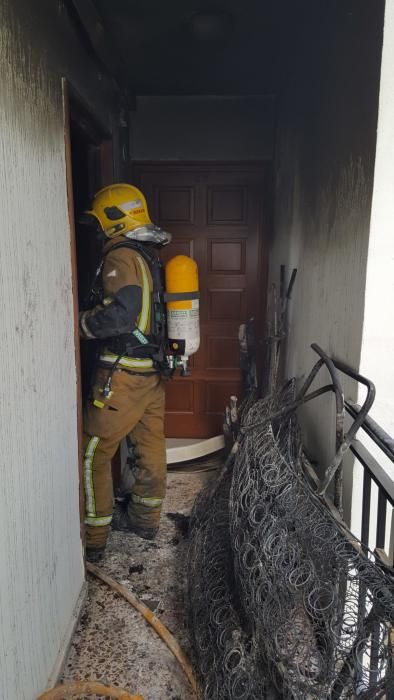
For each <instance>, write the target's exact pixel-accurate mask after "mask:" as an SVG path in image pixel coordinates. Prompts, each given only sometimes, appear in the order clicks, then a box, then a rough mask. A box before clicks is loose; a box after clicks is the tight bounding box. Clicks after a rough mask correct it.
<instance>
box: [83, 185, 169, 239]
mask: <svg viewBox="0 0 394 700" xmlns="http://www.w3.org/2000/svg"><path fill="white" fill-rule="evenodd" d="M87 214H91V215H92V216H94V217H95V218H96V219H97V221H98V222H99V224H100V226H101V228H102V230H103V232H104V233H105V235H106V236H107V237H108V238H113V237H115V236H119V235H123V236H126V237H127V238H131V239H132V240H136V241H139V242H140V243H153V244H155V245H161V246H163V245H167V244H168V243H169V242H170V241H171V234H169V233H167V232H166V231H163V229H161V228H159V227H158V226H155V224H153V223H152V221H151V219H150V216H149V212H148V205H147V203H146V199H145V197H144V195H143V194H142V192H141V191H140V190H139V189H138V188H137V187H134V185H127V184H123V183H117V184H114V185H108V187H104V188H103V189H102V190H100V191H99V192H97V194H96V195H95V196H94V199H93V202H92V208H91V209H90V211H88V212H87Z"/></svg>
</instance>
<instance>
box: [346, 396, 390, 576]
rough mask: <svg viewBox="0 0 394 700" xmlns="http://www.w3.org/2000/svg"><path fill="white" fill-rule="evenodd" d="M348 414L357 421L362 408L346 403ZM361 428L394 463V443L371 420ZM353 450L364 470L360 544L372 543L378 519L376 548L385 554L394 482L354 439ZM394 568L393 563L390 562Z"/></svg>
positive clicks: (358, 441)
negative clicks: (375, 501) (374, 505)
mask: <svg viewBox="0 0 394 700" xmlns="http://www.w3.org/2000/svg"><path fill="white" fill-rule="evenodd" d="M345 408H346V412H347V413H348V414H349V415H350V416H351V417H352V418H356V417H357V416H358V415H359V414H360V406H358V405H357V404H356V403H354V402H353V401H349V400H348V401H346V402H345ZM361 428H362V430H363V431H365V433H366V434H367V435H368V437H369V438H370V439H371V440H372V441H373V442H374V444H375V445H377V447H378V448H379V450H381V452H382V454H384V455H386V457H388V458H389V460H390V461H391V462H392V463H394V440H393V439H392V438H391V437H390V435H388V434H387V433H386V432H385V431H384V430H383V428H381V427H380V425H378V424H377V423H376V422H375V421H374V420H373V419H372V418H370V417H369V416H367V417H366V418H364V420H363V422H362V424H361ZM350 450H351V452H352V453H353V455H354V457H355V458H356V460H357V461H358V462H359V463H360V464H361V465H362V467H363V472H364V473H363V490H362V510H361V542H362V544H363V545H365V546H366V547H368V545H369V541H370V530H371V518H372V517H373V516H374V515H375V516H376V541H375V547H376V549H377V550H379V552H382V551H383V550H384V547H385V541H386V521H387V517H386V516H387V504H388V503H389V504H390V505H391V506H392V507H393V508H394V481H393V479H392V478H391V476H390V474H388V473H387V471H386V470H385V469H384V468H383V467H382V466H381V465H380V464H379V462H378V461H377V459H376V457H374V456H373V455H372V454H371V453H370V451H369V450H368V449H367V448H366V447H365V445H364V444H363V443H362V442H360V440H357V439H355V440H353V442H352V444H351V446H350ZM372 482H373V483H375V484H376V486H377V488H378V505H377V512H376V513H375V514H373V513H371V492H372ZM390 564H391V566H393V564H394V562H393V561H391V562H390Z"/></svg>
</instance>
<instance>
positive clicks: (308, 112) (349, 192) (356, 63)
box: [270, 0, 384, 518]
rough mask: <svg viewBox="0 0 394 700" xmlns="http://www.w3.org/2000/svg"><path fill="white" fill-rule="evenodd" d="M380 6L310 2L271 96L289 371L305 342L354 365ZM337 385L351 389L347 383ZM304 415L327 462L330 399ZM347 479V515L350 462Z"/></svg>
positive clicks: (367, 0) (296, 366)
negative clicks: (289, 278)
mask: <svg viewBox="0 0 394 700" xmlns="http://www.w3.org/2000/svg"><path fill="white" fill-rule="evenodd" d="M383 7H384V4H383V2H381V1H380V0H378V1H377V2H375V1H374V2H371V0H358V1H357V2H352V1H347V2H345V3H343V2H335V1H333V2H330V3H326V4H324V7H322V4H321V3H311V4H310V7H309V9H308V15H307V17H300V27H299V31H297V28H296V31H295V35H296V36H297V37H298V39H299V43H298V45H297V46H296V47H294V54H293V55H294V56H295V60H294V64H293V70H292V71H291V72H290V73H289V76H288V77H289V80H288V83H287V85H285V86H284V89H283V92H282V98H281V101H280V104H279V115H280V117H279V118H280V122H279V128H278V142H277V153H276V166H277V167H276V172H277V177H276V204H275V210H276V213H275V218H276V224H275V231H276V237H275V240H274V243H273V246H272V252H271V262H270V269H271V276H272V278H273V279H276V278H277V276H278V273H279V266H280V264H281V263H282V264H283V263H284V264H286V265H287V267H288V270H289V272H290V270H291V268H292V267H297V268H298V276H297V280H296V284H295V290H294V296H293V299H292V302H291V310H290V333H289V339H288V344H287V352H286V358H285V370H284V371H285V373H286V374H287V375H288V376H293V375H295V376H297V377H300V378H302V377H303V376H304V375H305V374H306V373H307V372H308V371H309V370H310V369H311V367H312V364H313V362H314V361H315V358H316V355H315V354H314V353H313V352H312V350H311V349H310V345H311V343H312V342H317V343H318V344H319V345H321V346H322V347H323V348H324V349H326V350H327V351H328V352H329V353H332V354H334V355H335V356H336V357H338V358H340V359H341V360H343V361H345V362H347V363H349V364H350V365H352V366H353V367H356V368H357V367H358V365H359V361H360V350H361V340H362V328H363V316H364V298H365V280H366V263H367V253H368V239H369V221H370V209H371V198H372V184H373V166H374V153H375V143H376V122H377V103H378V86H379V68H380V55H381V41H382V26H383ZM306 19H307V20H308V21H306ZM304 27H307V34H306V30H305V28H304ZM366 47H368V49H367V50H366ZM325 380H326V377H324V383H325ZM345 388H346V391H347V393H348V394H350V395H351V394H353V396H354V397H355V392H356V390H355V387H354V386H353V385H349V384H346V383H345ZM303 422H304V423H305V434H306V437H307V440H306V442H307V446H308V448H309V449H310V451H311V452H312V454H314V455H315V456H316V457H318V459H319V461H320V463H321V465H322V467H325V466H326V465H327V464H328V462H329V461H330V458H331V457H332V456H333V454H334V450H335V429H334V413H333V402H332V400H330V399H328V398H327V399H319V400H318V401H317V402H316V401H315V402H314V405H313V407H312V406H311V407H309V408H308V409H306V410H305V411H304V415H303ZM345 477H346V478H345V500H346V513H345V515H346V517H347V518H349V515H350V514H349V503H350V502H349V497H350V490H351V466H350V465H346V469H345Z"/></svg>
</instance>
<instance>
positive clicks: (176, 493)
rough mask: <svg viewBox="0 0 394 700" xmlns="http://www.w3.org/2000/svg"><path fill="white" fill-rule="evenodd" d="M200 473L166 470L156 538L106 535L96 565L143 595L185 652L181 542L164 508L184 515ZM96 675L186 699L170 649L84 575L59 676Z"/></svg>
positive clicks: (147, 695)
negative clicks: (76, 620)
mask: <svg viewBox="0 0 394 700" xmlns="http://www.w3.org/2000/svg"><path fill="white" fill-rule="evenodd" d="M213 473H214V472H207V473H190V474H185V473H174V472H170V473H169V474H168V489H167V496H166V500H165V502H164V508H163V516H162V522H161V527H160V532H159V535H158V538H157V540H156V541H155V542H153V543H150V542H146V541H144V540H141V539H139V538H137V537H135V536H134V535H131V534H130V535H129V534H125V533H112V534H111V538H110V541H109V545H108V547H107V551H106V554H105V558H104V560H103V562H102V563H101V564H100V566H101V567H102V568H103V570H104V571H105V572H106V573H108V574H109V575H110V576H112V577H113V578H114V579H116V580H117V581H119V582H121V583H123V584H124V585H126V586H127V587H128V588H129V589H130V590H131V591H133V592H134V593H136V595H137V596H139V597H140V598H141V600H143V601H144V603H145V604H146V605H148V606H149V607H150V608H151V609H152V610H154V612H155V614H156V615H157V616H158V617H159V618H160V619H161V620H162V622H163V623H164V624H165V625H166V626H167V627H168V629H169V630H170V631H171V632H172V633H173V634H174V636H175V637H176V639H177V640H178V642H179V643H180V644H181V646H182V648H183V649H184V651H185V652H186V653H187V655H188V656H190V642H189V634H188V630H187V611H186V606H185V603H186V601H185V578H186V571H185V562H186V550H187V540H186V539H185V538H184V536H183V534H182V532H181V531H180V530H179V528H177V526H176V524H175V523H174V521H173V520H171V519H170V518H169V517H168V516H167V513H182V514H185V515H188V514H189V513H190V510H191V507H192V505H193V502H194V500H195V497H196V495H197V493H198V492H199V491H200V489H201V488H202V486H203V485H204V484H205V483H206V481H207V479H209V478H211V477H212V474H213ZM72 679H73V680H76V679H79V680H83V679H95V680H100V681H101V682H102V683H106V684H108V685H120V686H122V687H124V688H126V689H127V690H130V691H132V692H135V693H139V694H141V695H142V696H143V697H144V700H192V698H193V697H194V696H193V694H192V692H191V691H190V688H189V685H188V681H187V679H186V677H185V676H184V674H183V672H182V670H181V668H180V666H179V665H178V663H177V661H176V660H175V658H174V657H173V656H172V654H171V652H170V651H169V650H168V649H167V647H166V646H165V644H164V642H162V641H161V639H159V637H158V636H157V635H156V633H155V632H154V631H153V630H152V628H151V627H149V626H148V625H147V623H146V622H145V621H144V620H143V619H142V618H141V617H140V615H139V614H138V613H137V612H135V611H134V609H133V608H132V607H131V606H130V605H129V604H128V603H127V602H126V601H125V600H123V599H122V598H120V597H119V596H117V595H116V594H114V593H113V592H112V591H111V590H110V589H109V588H107V586H105V585H104V584H102V583H100V582H98V581H96V580H94V579H92V578H91V577H89V594H88V600H87V604H86V608H85V610H84V613H83V615H82V618H81V621H80V624H79V627H78V629H77V631H76V634H75V636H74V639H73V642H72V646H71V649H70V653H69V656H68V659H67V663H66V667H65V671H64V676H63V680H72Z"/></svg>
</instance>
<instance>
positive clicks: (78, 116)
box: [62, 77, 113, 545]
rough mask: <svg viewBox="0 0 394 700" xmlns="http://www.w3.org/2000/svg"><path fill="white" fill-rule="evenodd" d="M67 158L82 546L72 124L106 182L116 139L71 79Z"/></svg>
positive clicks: (66, 87)
mask: <svg viewBox="0 0 394 700" xmlns="http://www.w3.org/2000/svg"><path fill="white" fill-rule="evenodd" d="M62 100H63V127H64V154H65V166H66V168H65V170H66V183H65V184H66V196H67V209H68V228H69V234H70V262H71V294H72V303H73V316H74V354H75V368H76V387H75V390H76V404H77V444H78V473H79V515H80V532H81V540H82V544H83V545H84V543H85V525H84V521H85V492H84V474H83V405H82V373H81V354H80V336H79V304H78V268H77V244H76V230H75V211H74V195H73V173H72V149H71V123H72V121H73V122H74V123H76V124H78V126H79V128H80V129H81V131H83V132H84V133H85V134H86V136H87V138H88V139H89V140H90V141H91V142H92V143H93V144H95V145H96V146H97V148H98V149H99V164H100V173H101V177H102V179H103V180H105V179H107V177H108V176H109V173H110V172H111V171H112V172H113V157H112V156H113V153H112V135H111V133H110V132H109V131H108V130H107V129H105V128H104V127H103V126H102V124H100V123H99V122H98V121H97V120H96V119H95V117H94V116H93V115H92V114H91V112H90V110H89V108H88V107H87V106H86V103H85V101H84V100H83V99H82V98H81V96H80V95H79V93H78V92H77V91H76V90H75V88H74V87H73V85H72V84H71V83H70V82H69V80H68V79H67V78H64V77H63V78H62Z"/></svg>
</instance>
